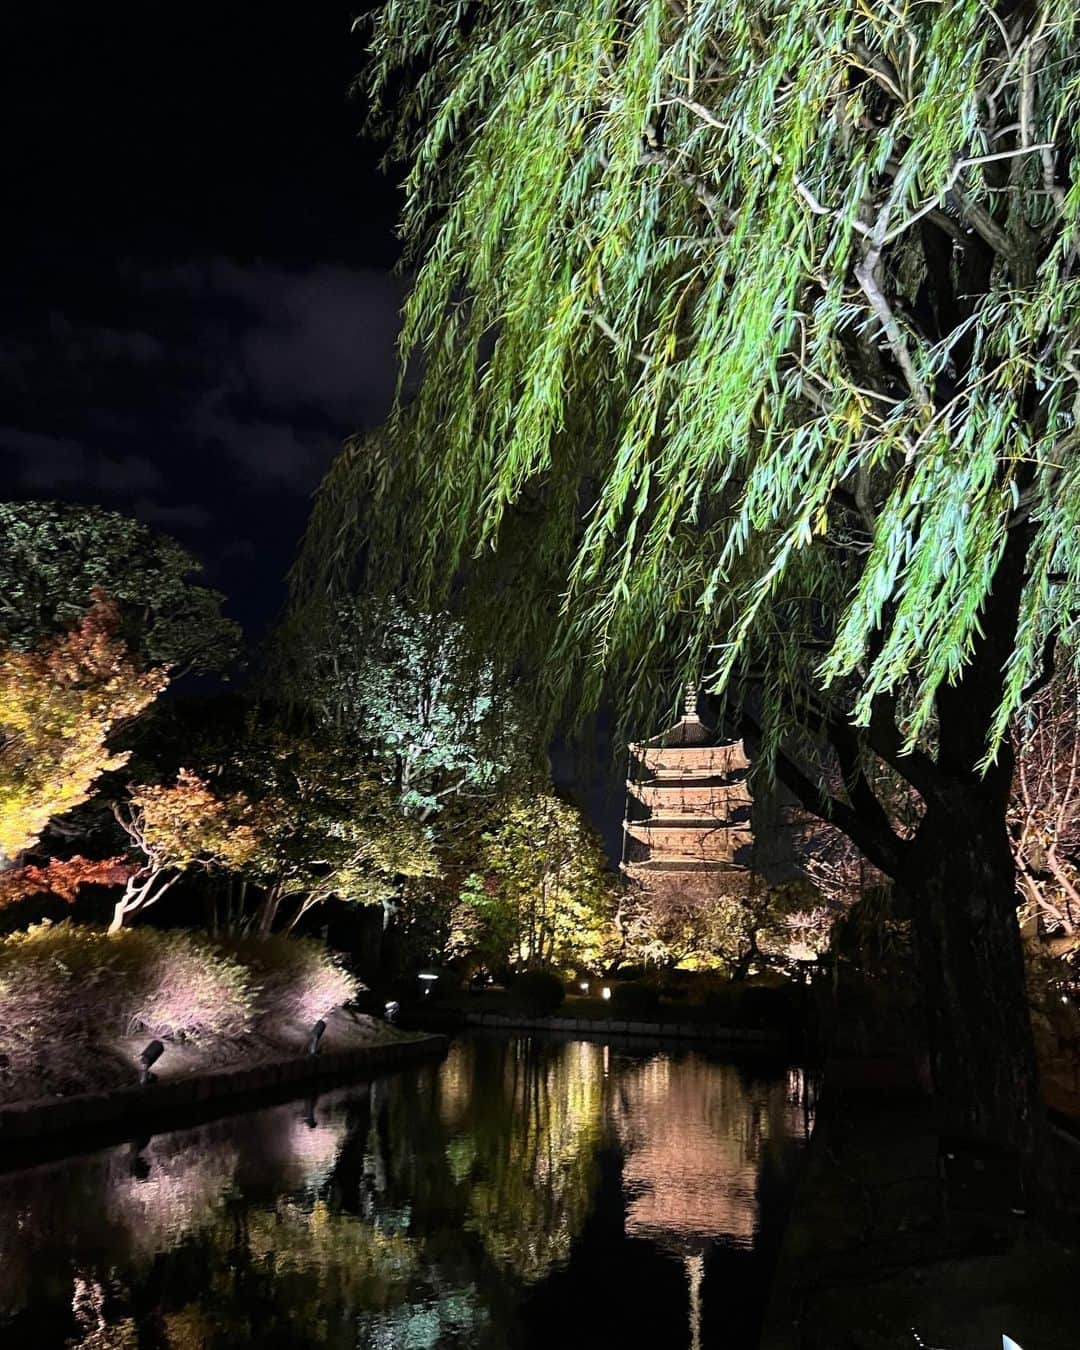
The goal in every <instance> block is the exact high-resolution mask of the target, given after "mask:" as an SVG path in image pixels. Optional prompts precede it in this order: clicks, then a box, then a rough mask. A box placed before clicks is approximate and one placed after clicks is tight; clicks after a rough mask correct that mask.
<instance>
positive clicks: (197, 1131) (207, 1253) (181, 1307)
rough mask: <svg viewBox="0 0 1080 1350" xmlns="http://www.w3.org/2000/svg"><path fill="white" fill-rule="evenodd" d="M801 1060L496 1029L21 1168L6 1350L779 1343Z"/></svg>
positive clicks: (0, 1316) (1, 1296) (802, 1086)
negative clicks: (416, 1058) (373, 1076)
mask: <svg viewBox="0 0 1080 1350" xmlns="http://www.w3.org/2000/svg"><path fill="white" fill-rule="evenodd" d="M810 1123H811V1120H810V1102H809V1100H808V1091H807V1085H806V1082H805V1079H804V1076H803V1074H802V1073H801V1071H799V1070H796V1069H789V1068H784V1067H779V1066H772V1067H770V1066H766V1065H760V1064H759V1065H756V1066H755V1065H752V1064H749V1063H746V1064H735V1063H732V1062H727V1061H725V1060H724V1059H723V1058H722V1057H721V1056H719V1055H716V1054H714V1053H711V1052H700V1051H695V1050H690V1049H677V1050H646V1049H625V1048H618V1047H616V1046H615V1045H607V1044H603V1043H598V1042H594V1041H557V1040H545V1039H541V1038H538V1037H530V1036H518V1037H501V1038H496V1037H482V1036H477V1037H473V1038H468V1039H461V1040H457V1041H454V1042H453V1043H452V1044H451V1046H450V1049H449V1053H448V1055H447V1057H446V1058H445V1060H443V1061H441V1062H440V1061H433V1062H431V1063H427V1064H423V1065H420V1066H419V1067H412V1068H409V1069H406V1070H404V1071H402V1072H400V1073H398V1074H395V1075H393V1076H390V1077H386V1078H381V1079H377V1080H375V1081H374V1082H371V1083H364V1084H358V1085H355V1086H353V1087H349V1088H346V1089H341V1090H338V1091H335V1092H333V1093H329V1094H327V1095H325V1096H323V1097H320V1098H318V1099H314V1100H309V1101H300V1102H292V1103H289V1104H287V1105H285V1106H274V1107H270V1108H267V1109H263V1110H259V1111H253V1112H250V1113H247V1114H243V1115H236V1116H232V1117H229V1118H227V1119H223V1120H218V1121H214V1122H212V1123H210V1124H205V1125H201V1126H199V1127H197V1128H193V1129H184V1130H177V1131H175V1132H173V1133H168V1134H159V1135H155V1136H154V1137H153V1138H149V1139H137V1140H133V1141H131V1142H130V1143H126V1144H123V1145H121V1146H117V1147H113V1148H109V1149H104V1150H101V1151H99V1152H96V1153H91V1154H85V1155H82V1156H79V1157H76V1158H69V1159H65V1160H63V1161H61V1162H56V1163H49V1164H44V1165H42V1166H39V1167H34V1168H27V1169H24V1170H22V1171H17V1172H8V1173H6V1174H3V1175H0V1345H4V1346H8V1345H11V1346H16V1345H17V1346H34V1347H40V1348H41V1350H46V1348H47V1347H52V1346H64V1347H80V1348H81V1350H133V1348H134V1347H151V1346H152V1347H155V1350H158V1348H160V1347H168V1348H169V1350H203V1347H205V1348H206V1350H211V1348H216V1347H222V1346H257V1347H279V1346H280V1347H285V1346H288V1347H309V1346H310V1347H314V1346H331V1347H349V1348H350V1350H368V1348H369V1347H370V1350H428V1348H429V1347H432V1348H433V1347H445V1348H446V1350H457V1347H461V1348H462V1350H464V1348H465V1347H469V1350H489V1348H490V1350H503V1348H504V1347H523V1348H531V1347H553V1346H558V1347H576V1346H604V1347H608V1346H618V1347H620V1348H621V1350H638V1347H645V1346H648V1347H650V1350H676V1348H677V1347H683V1346H688V1347H693V1350H698V1347H699V1346H705V1345H713V1346H723V1347H725V1350H740V1348H741V1347H747V1348H748V1350H749V1347H753V1346H755V1345H756V1343H757V1335H758V1330H759V1326H760V1320H761V1317H762V1313H763V1307H764V1302H765V1299H766V1296H767V1290H768V1282H769V1278H770V1275H771V1270H772V1265H773V1261H774V1258H775V1251H776V1246H777V1243H778V1240H779V1235H780V1230H781V1228H782V1225H783V1221H784V1216H785V1210H786V1206H787V1203H788V1199H789V1196H790V1190H791V1186H792V1182H793V1178H794V1174H795V1172H796V1170H797V1167H798V1161H799V1154H800V1151H801V1148H802V1146H803V1143H804V1141H805V1138H806V1134H807V1131H808V1128H809V1126H810Z"/></svg>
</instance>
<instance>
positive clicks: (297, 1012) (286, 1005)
mask: <svg viewBox="0 0 1080 1350" xmlns="http://www.w3.org/2000/svg"><path fill="white" fill-rule="evenodd" d="M221 950H222V951H223V952H224V953H225V954H227V956H228V957H229V958H231V959H234V960H236V961H238V962H239V963H240V964H241V965H242V966H243V967H244V968H245V969H246V970H248V971H249V972H250V973H251V979H252V981H253V983H254V985H255V986H256V993H255V1011H256V1015H257V1016H258V1018H259V1019H260V1020H266V1021H270V1022H300V1023H302V1024H303V1025H304V1026H314V1024H315V1023H316V1022H317V1021H319V1020H320V1019H325V1018H326V1017H328V1016H329V1015H330V1013H332V1012H333V1011H334V1009H335V1008H340V1007H341V1006H342V1004H344V1003H349V1002H351V1000H352V999H354V998H355V997H356V996H357V994H359V993H360V991H361V989H362V988H363V985H362V984H361V983H360V981H359V980H358V979H357V978H356V976H355V975H352V974H350V973H349V971H347V970H345V969H344V968H343V967H342V965H341V961H340V959H339V958H338V957H337V956H336V955H335V954H334V953H333V952H331V951H329V950H328V949H327V948H326V947H325V946H323V944H322V943H321V942H316V941H314V940H313V939H311V938H292V937H269V938H241V939H237V940H233V941H229V942H224V943H222V944H221Z"/></svg>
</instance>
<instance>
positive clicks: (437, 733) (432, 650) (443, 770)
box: [282, 599, 535, 820]
mask: <svg viewBox="0 0 1080 1350" xmlns="http://www.w3.org/2000/svg"><path fill="white" fill-rule="evenodd" d="M312 614H314V616H315V617H314V618H312ZM282 647H283V649H284V650H285V652H286V653H287V659H286V661H285V662H284V663H283V666H284V669H283V672H282V673H283V676H284V678H285V679H286V680H287V682H288V687H289V689H290V691H291V694H292V696H293V697H294V698H295V699H296V700H297V701H298V702H300V703H302V704H303V706H305V707H306V708H308V709H310V710H312V711H313V712H314V713H315V715H316V716H317V717H318V719H319V720H320V722H321V723H322V724H324V725H329V726H332V727H334V728H335V729H336V730H337V731H338V733H339V734H353V735H355V737H356V738H357V740H358V741H359V743H360V744H361V745H362V746H363V747H364V748H365V750H366V751H367V752H368V753H369V754H370V756H371V758H372V760H373V761H376V762H378V763H379V764H381V765H383V766H384V774H385V777H386V779H387V781H388V782H389V783H391V784H392V785H393V787H394V788H395V789H396V790H397V792H398V793H399V795H400V798H401V804H402V806H403V807H404V809H405V811H406V812H407V813H408V814H410V815H415V816H417V817H418V818H420V819H422V820H428V819H431V818H432V817H434V816H435V815H436V814H437V813H438V812H440V811H442V810H443V809H444V808H445V806H446V805H447V803H448V801H450V800H451V799H453V798H456V797H464V798H467V799H469V800H470V801H475V800H476V799H482V798H485V797H490V796H491V795H492V793H493V792H494V790H495V789H496V788H497V787H498V785H499V783H500V782H501V781H502V780H503V779H505V778H506V776H507V774H508V773H509V772H510V770H511V769H512V768H513V767H516V766H518V765H519V764H520V763H521V762H523V761H524V760H526V759H528V757H529V755H530V752H532V753H533V754H534V753H535V737H533V736H531V735H530V734H529V733H528V730H527V729H526V727H525V726H524V725H523V719H522V717H521V715H520V712H519V710H518V708H517V707H516V706H515V705H516V699H515V698H514V697H513V696H512V695H511V692H510V690H509V687H508V682H506V681H504V680H500V678H499V675H498V673H497V671H496V667H495V664H494V662H493V661H492V660H491V658H490V657H489V656H486V655H485V656H480V655H478V653H477V652H476V650H475V649H474V644H472V643H470V641H469V640H468V636H467V632H466V629H465V627H464V625H463V624H462V623H460V622H459V621H457V620H455V619H454V618H452V617H451V616H450V615H449V614H437V615H431V614H422V613H418V612H415V611H413V610H411V609H410V608H409V607H407V606H406V605H404V604H402V603H401V602H400V601H399V600H396V599H394V600H390V601H386V602H384V603H381V604H376V603H373V602H370V601H369V602H367V603H361V602H359V601H356V600H346V601H343V602H341V603H339V604H338V605H336V606H328V607H320V608H318V609H314V610H306V611H305V612H304V613H302V614H297V615H295V616H294V617H293V620H292V622H291V625H290V626H289V628H288V629H287V630H286V632H285V634H283V637H282Z"/></svg>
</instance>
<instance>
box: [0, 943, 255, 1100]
mask: <svg viewBox="0 0 1080 1350" xmlns="http://www.w3.org/2000/svg"><path fill="white" fill-rule="evenodd" d="M254 1002H255V999H254V990H253V988H252V984H251V981H250V979H249V977H248V974H247V972H246V971H245V970H244V969H243V968H242V967H241V966H240V965H238V964H237V962H235V961H233V960H231V959H230V958H229V957H227V956H226V955H224V954H223V953H221V952H218V951H215V950H214V949H213V948H212V947H210V946H209V945H208V944H207V943H206V942H204V941H201V940H200V939H198V938H197V937H194V936H193V935H192V934H190V933H165V932H160V931H158V930H156V929H153V928H134V929H123V930H121V931H120V932H119V933H115V934H113V935H111V936H110V935H108V934H106V933H105V931H104V930H103V929H100V928H90V927H84V926H81V925H78V926H77V925H75V924H72V923H70V922H65V923H58V924H49V923H42V924H38V925H36V926H35V927H33V928H30V929H29V930H28V931H27V932H25V933H14V934H12V935H11V936H9V937H7V938H5V939H4V940H3V941H2V942H0V1096H4V1097H7V1098H11V1097H34V1096H40V1095H45V1094H50V1095H51V1094H54V1093H64V1094H67V1093H71V1092H79V1091H85V1090H86V1089H87V1087H99V1088H104V1087H108V1086H110V1085H112V1084H116V1083H121V1082H130V1080H131V1070H130V1067H128V1066H126V1065H125V1064H124V1063H123V1062H122V1060H121V1059H120V1058H119V1057H118V1056H116V1055H115V1054H114V1053H113V1052H112V1051H111V1050H110V1042H112V1041H115V1040H118V1039H119V1038H121V1037H124V1036H133V1035H136V1034H141V1035H144V1036H146V1037H148V1038H150V1037H161V1038H163V1039H172V1040H191V1041H200V1040H206V1041H217V1042H219V1043H220V1042H221V1041H224V1040H228V1039H235V1038H238V1037H240V1036H242V1035H243V1034H244V1033H245V1032H247V1031H248V1030H249V1029H250V1027H251V1025H252V1020H253V1011H254Z"/></svg>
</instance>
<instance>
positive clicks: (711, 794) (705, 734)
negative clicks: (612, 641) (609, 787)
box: [622, 686, 754, 894]
mask: <svg viewBox="0 0 1080 1350" xmlns="http://www.w3.org/2000/svg"><path fill="white" fill-rule="evenodd" d="M749 768H750V761H749V760H748V759H747V757H746V752H745V750H744V748H743V743H742V741H725V740H722V739H720V738H719V737H718V736H717V735H716V733H715V732H714V731H712V730H711V728H709V727H707V726H706V725H705V723H704V722H702V720H701V718H700V717H699V716H698V711H697V693H696V691H695V689H694V688H693V687H692V686H687V690H686V702H685V710H684V712H683V715H682V717H681V718H680V719H679V721H678V722H676V723H675V725H674V726H673V727H669V728H668V730H667V731H664V732H661V733H660V735H659V736H654V737H653V739H652V740H649V741H644V742H642V743H641V744H638V745H631V746H630V771H629V774H628V777H627V784H626V788H627V798H626V819H625V821H624V830H625V835H624V842H623V860H622V870H623V871H624V873H626V875H627V876H628V877H629V878H630V880H631V881H634V882H636V883H637V884H638V885H640V886H643V887H644V888H645V889H647V890H650V891H653V890H659V889H662V888H669V887H672V888H677V889H678V890H680V891H688V892H693V891H698V890H701V891H702V892H707V893H716V892H718V891H723V892H726V893H727V894H733V893H734V894H745V893H746V891H747V890H748V889H749V886H750V880H751V877H752V870H751V869H752V861H753V842H754V834H753V829H752V826H751V810H752V807H753V801H752V798H751V795H750V789H749V786H748V784H747V775H748V773H749Z"/></svg>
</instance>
